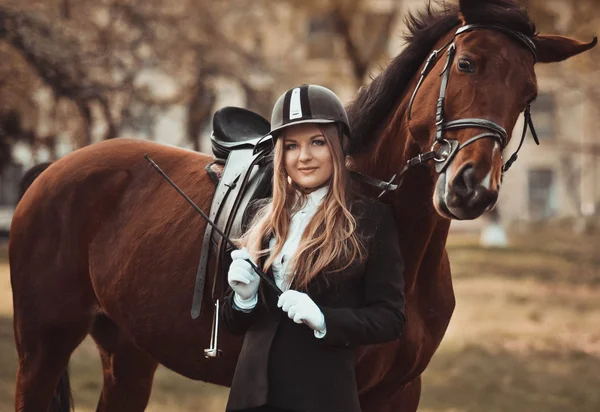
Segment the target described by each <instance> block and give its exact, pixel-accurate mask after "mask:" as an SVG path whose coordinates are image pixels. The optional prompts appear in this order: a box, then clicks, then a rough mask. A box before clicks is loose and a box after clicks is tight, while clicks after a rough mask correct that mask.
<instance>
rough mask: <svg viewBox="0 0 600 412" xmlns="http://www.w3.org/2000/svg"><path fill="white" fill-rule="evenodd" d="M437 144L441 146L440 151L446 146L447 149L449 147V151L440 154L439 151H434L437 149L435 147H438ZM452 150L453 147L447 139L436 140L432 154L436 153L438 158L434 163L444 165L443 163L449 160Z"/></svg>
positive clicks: (435, 158) (434, 159) (432, 147)
mask: <svg viewBox="0 0 600 412" xmlns="http://www.w3.org/2000/svg"><path fill="white" fill-rule="evenodd" d="M436 144H439V145H440V149H441V148H442V147H443V146H444V145H445V146H447V147H448V150H445V151H440V152H438V151H437V150H434V149H435V145H436ZM451 150H452V145H451V144H450V142H449V141H448V140H446V139H442V140H441V141H438V140H436V141H435V142H433V144H432V145H431V151H432V152H435V154H436V156H435V157H434V158H433V161H434V162H437V163H442V162H445V161H446V159H448V156H450V152H451ZM438 154H439V155H440V156H441V157H439V158H438V157H437V155H438Z"/></svg>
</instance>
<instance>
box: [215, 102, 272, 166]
mask: <svg viewBox="0 0 600 412" xmlns="http://www.w3.org/2000/svg"><path fill="white" fill-rule="evenodd" d="M270 130H271V124H270V123H269V121H268V120H267V119H265V118H264V117H262V116H261V115H259V114H258V113H254V112H252V111H250V110H247V109H244V108H241V107H233V106H227V107H224V108H222V109H220V110H218V111H217V112H216V113H215V115H214V117H213V132H212V135H211V137H210V139H211V141H212V148H213V153H214V155H215V156H216V157H217V159H223V160H224V159H227V156H228V155H229V152H231V150H233V149H244V148H252V149H254V148H256V149H257V150H260V149H262V148H263V147H264V146H267V145H270V146H272V145H273V143H272V138H271V136H270V135H269V134H268V133H269V131H270ZM258 146H260V148H259V147H258ZM255 151H256V150H255Z"/></svg>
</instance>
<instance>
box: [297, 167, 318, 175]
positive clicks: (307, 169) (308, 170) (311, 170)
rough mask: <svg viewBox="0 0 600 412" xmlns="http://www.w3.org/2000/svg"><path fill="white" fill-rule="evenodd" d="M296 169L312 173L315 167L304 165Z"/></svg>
mask: <svg viewBox="0 0 600 412" xmlns="http://www.w3.org/2000/svg"><path fill="white" fill-rule="evenodd" d="M298 170H299V171H300V172H302V173H306V174H309V173H312V172H314V171H315V170H317V168H316V167H306V168H302V169H298Z"/></svg>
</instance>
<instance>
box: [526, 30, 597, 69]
mask: <svg viewBox="0 0 600 412" xmlns="http://www.w3.org/2000/svg"><path fill="white" fill-rule="evenodd" d="M532 40H533V42H534V43H535V47H536V48H537V54H538V60H539V61H540V62H541V63H554V62H560V61H563V60H566V59H568V58H570V57H573V56H576V55H578V54H579V53H583V52H584V51H586V50H589V49H591V48H593V47H594V46H595V45H596V44H597V43H598V37H594V39H593V40H592V41H590V42H587V43H586V42H581V41H579V40H575V39H572V38H570V37H564V36H558V35H552V34H539V35H537V36H535V37H533V38H532Z"/></svg>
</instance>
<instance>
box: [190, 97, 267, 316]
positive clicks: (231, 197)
mask: <svg viewBox="0 0 600 412" xmlns="http://www.w3.org/2000/svg"><path fill="white" fill-rule="evenodd" d="M270 130H271V124H270V123H269V122H268V121H267V120H266V119H265V118H263V117H262V116H260V115H259V114H257V113H254V112H251V111H250V110H247V109H243V108H240V107H224V108H222V109H220V110H219V111H217V112H216V113H215V115H214V117H213V133H212V136H211V140H212V145H213V153H214V155H215V157H216V160H215V163H220V164H223V163H224V164H225V167H224V169H223V174H222V176H221V178H220V180H219V182H218V183H217V188H216V190H215V194H214V196H213V200H212V204H211V207H210V212H209V217H210V219H211V220H212V221H213V222H215V224H216V225H217V226H218V227H219V229H220V230H221V231H222V232H223V233H225V235H227V236H228V237H229V238H236V237H239V236H240V235H241V234H242V226H243V224H244V223H245V222H244V221H243V220H244V217H245V211H246V208H247V207H248V205H249V203H250V202H252V201H254V200H256V199H262V198H265V197H268V196H270V194H271V192H272V187H271V186H272V185H271V182H272V179H273V161H272V160H273V159H272V153H273V142H272V139H271V136H270V135H269V134H268V133H269V131H270ZM230 252H231V248H230V247H229V245H228V244H227V242H225V241H224V239H223V238H222V237H221V236H220V235H219V234H218V233H217V232H216V231H215V230H213V228H212V226H210V225H206V230H205V232H204V237H203V239H202V250H201V252H200V263H199V264H198V272H197V273H196V286H195V289H194V300H193V302H192V318H194V319H195V318H197V317H198V316H200V312H201V309H202V307H203V304H202V303H203V302H202V297H203V295H204V283H205V279H206V276H208V273H207V272H208V261H209V258H210V257H214V258H215V265H214V266H213V268H212V269H211V278H212V286H213V289H212V292H211V296H212V300H213V302H216V301H217V299H221V298H222V297H223V295H224V294H225V292H226V290H227V276H223V275H224V274H226V273H227V270H228V267H229V263H230V262H231V260H230V257H229V254H230ZM208 304H210V303H205V304H204V306H205V307H206V305H208ZM209 313H210V312H209Z"/></svg>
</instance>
